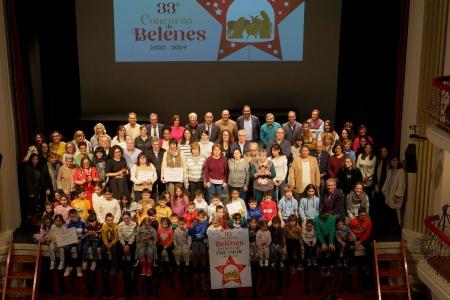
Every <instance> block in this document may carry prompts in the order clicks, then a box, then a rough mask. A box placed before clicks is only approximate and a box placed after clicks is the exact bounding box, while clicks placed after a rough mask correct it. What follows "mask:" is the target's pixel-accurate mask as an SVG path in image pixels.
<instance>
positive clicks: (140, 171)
mask: <svg viewBox="0 0 450 300" xmlns="http://www.w3.org/2000/svg"><path fill="white" fill-rule="evenodd" d="M296 118H297V117H296V113H295V112H294V111H289V112H288V114H287V119H288V121H287V122H286V123H284V124H280V123H278V122H276V121H275V117H274V115H273V114H271V113H268V114H267V115H266V122H265V123H264V124H262V125H260V121H259V119H258V118H257V117H256V116H254V115H252V114H251V108H250V106H248V105H245V106H244V107H243V110H242V116H240V117H238V118H237V119H236V121H233V120H231V119H230V113H229V111H227V110H224V111H222V114H221V119H219V120H218V121H216V122H214V118H213V114H212V113H211V112H208V113H206V114H205V116H204V122H203V123H199V121H198V116H197V114H195V113H190V114H189V116H188V122H187V124H186V125H185V126H182V125H181V117H180V116H179V115H174V116H173V117H172V119H171V124H170V125H169V126H165V125H163V124H160V123H159V120H158V115H157V114H155V113H152V114H150V116H149V124H147V125H144V124H142V125H139V124H138V123H137V116H136V114H135V113H129V115H128V123H127V124H126V125H120V126H119V127H118V128H117V131H116V134H115V135H114V136H113V137H112V138H111V136H109V135H108V134H107V133H106V129H105V126H104V125H103V124H101V123H98V124H96V125H95V127H94V135H93V136H92V138H91V139H90V140H87V139H86V137H85V135H84V133H83V132H82V131H76V132H75V134H74V138H73V140H72V141H68V142H64V141H63V138H62V135H61V133H60V132H58V131H54V132H52V133H51V135H50V139H51V142H50V143H49V144H47V143H46V142H45V136H44V135H42V134H36V135H35V139H34V144H33V145H32V146H30V147H29V148H28V153H27V155H26V157H25V158H24V162H25V163H26V165H25V184H26V192H27V196H28V202H27V203H28V207H27V210H26V214H27V215H28V216H31V215H33V213H35V209H36V207H37V208H38V209H41V210H44V213H43V214H44V216H43V218H42V225H41V229H40V233H38V234H36V235H35V238H36V239H37V240H39V241H41V242H44V243H48V244H49V245H50V248H51V264H50V268H51V269H54V268H56V265H57V264H56V261H57V260H58V259H59V264H58V267H57V268H58V269H59V270H63V269H64V268H65V275H66V276H68V275H69V274H70V272H71V270H72V269H73V268H76V270H77V274H78V275H79V276H82V274H83V273H82V271H83V269H84V270H87V268H88V262H90V269H91V270H95V268H96V263H97V260H99V259H100V257H101V258H102V261H103V263H102V266H103V269H104V270H105V271H106V272H110V273H115V271H116V269H117V268H118V267H119V266H120V265H122V264H132V265H136V266H138V265H139V266H140V271H141V275H147V276H150V275H151V274H152V268H153V266H154V265H158V264H162V265H163V266H168V267H169V266H170V267H173V266H174V267H180V266H184V267H188V266H191V267H194V268H196V270H199V272H200V273H204V272H206V270H207V269H206V266H207V251H208V249H207V243H206V240H207V236H208V231H209V230H228V229H234V228H247V230H248V232H249V240H250V254H251V261H252V262H254V263H255V265H259V266H260V267H268V266H269V265H270V266H272V267H281V268H283V267H284V264H285V263H287V265H288V266H289V268H290V270H291V272H292V273H295V272H296V270H300V269H302V268H303V267H311V266H318V265H320V266H321V267H322V268H323V274H324V276H326V275H327V274H329V271H327V270H328V269H329V268H330V267H332V266H334V265H335V264H337V265H338V266H345V267H346V266H348V265H349V263H350V261H351V258H352V256H353V253H354V251H355V250H358V249H365V253H366V258H367V259H370V241H371V234H372V222H371V217H369V213H370V215H373V214H376V213H377V212H376V211H377V209H378V210H379V209H380V207H387V208H388V209H389V210H390V212H391V213H392V214H393V216H395V217H394V218H393V219H392V221H389V222H392V224H391V225H392V226H394V227H395V226H397V227H398V226H399V224H401V214H400V208H401V207H402V203H403V196H404V191H405V172H404V170H403V169H402V166H401V163H400V161H399V159H398V157H395V156H390V155H389V153H388V150H387V149H386V148H384V147H381V148H380V149H379V155H375V153H374V147H375V144H374V141H375V140H374V138H373V137H371V136H369V135H368V132H367V127H366V126H365V125H360V126H359V128H358V129H357V131H356V133H355V132H354V131H353V124H352V123H351V122H346V123H345V124H344V126H343V129H342V130H341V131H340V132H339V133H337V132H336V131H335V130H334V128H333V124H332V122H331V121H329V120H325V121H324V120H322V119H321V118H320V114H319V111H318V110H314V111H313V112H312V113H311V117H310V118H309V119H308V120H307V121H305V122H302V123H299V122H298V121H297V120H296ZM235 202H237V203H239V204H240V209H239V210H238V211H235V210H234V208H235V207H236V205H235V204H236V203H235ZM232 207H233V211H231V208H232ZM71 227H75V228H76V231H77V233H78V239H79V242H78V243H77V244H73V245H67V246H64V247H58V245H57V243H56V236H57V234H58V231H60V230H62V229H64V228H71ZM74 249H75V250H74ZM89 249H91V250H89ZM89 251H91V252H89ZM191 261H192V263H190V262H191Z"/></svg>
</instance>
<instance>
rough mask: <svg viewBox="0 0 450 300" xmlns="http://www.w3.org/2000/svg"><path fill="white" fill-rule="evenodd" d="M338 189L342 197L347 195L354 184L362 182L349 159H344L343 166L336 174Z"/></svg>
mask: <svg viewBox="0 0 450 300" xmlns="http://www.w3.org/2000/svg"><path fill="white" fill-rule="evenodd" d="M338 179H339V181H338V188H340V189H341V190H342V192H343V193H344V195H348V194H349V193H350V191H351V190H352V189H353V188H354V186H355V183H357V182H359V181H362V174H361V171H360V170H359V169H358V168H356V167H355V165H354V163H353V161H352V159H351V158H350V157H348V156H347V157H345V159H344V166H343V167H342V168H340V169H339V172H338Z"/></svg>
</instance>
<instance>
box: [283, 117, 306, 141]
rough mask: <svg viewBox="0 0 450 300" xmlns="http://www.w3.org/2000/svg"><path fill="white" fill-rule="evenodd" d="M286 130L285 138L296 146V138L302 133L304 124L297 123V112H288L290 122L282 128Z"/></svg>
mask: <svg viewBox="0 0 450 300" xmlns="http://www.w3.org/2000/svg"><path fill="white" fill-rule="evenodd" d="M281 127H282V128H283V130H284V137H285V138H286V139H287V140H288V141H289V142H290V143H291V146H292V145H294V144H295V138H296V137H297V135H298V134H300V133H302V124H300V123H299V122H297V114H296V113H295V111H290V112H288V121H287V122H286V123H284V124H283V125H282V126H281Z"/></svg>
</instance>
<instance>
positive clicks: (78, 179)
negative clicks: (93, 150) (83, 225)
mask: <svg viewBox="0 0 450 300" xmlns="http://www.w3.org/2000/svg"><path fill="white" fill-rule="evenodd" d="M99 180H100V176H99V175H98V171H97V169H96V168H95V167H94V166H93V165H92V161H91V159H90V158H89V157H87V156H85V157H82V158H81V160H80V167H78V168H76V169H75V172H74V174H73V183H74V184H75V186H80V187H82V188H83V189H84V190H85V191H86V198H87V199H88V200H89V202H91V207H93V206H92V193H93V192H94V187H95V184H96V183H97V182H99Z"/></svg>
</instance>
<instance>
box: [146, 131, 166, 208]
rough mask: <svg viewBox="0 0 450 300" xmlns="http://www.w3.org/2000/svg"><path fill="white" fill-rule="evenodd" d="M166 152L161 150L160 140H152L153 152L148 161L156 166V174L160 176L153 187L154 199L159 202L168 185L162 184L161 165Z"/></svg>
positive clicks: (150, 153) (149, 154) (154, 138)
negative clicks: (160, 195)
mask: <svg viewBox="0 0 450 300" xmlns="http://www.w3.org/2000/svg"><path fill="white" fill-rule="evenodd" d="M164 152H166V150H164V149H162V148H161V145H160V144H159V139H158V138H156V137H153V138H152V150H151V151H150V152H149V153H148V160H149V161H150V162H151V163H152V164H153V165H154V166H155V168H156V174H157V175H158V179H157V180H156V182H155V183H154V184H153V187H152V198H153V199H155V200H157V199H158V198H157V197H158V196H159V194H161V192H163V191H164V190H165V189H166V185H165V184H164V183H162V182H161V165H162V160H163V156H164Z"/></svg>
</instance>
